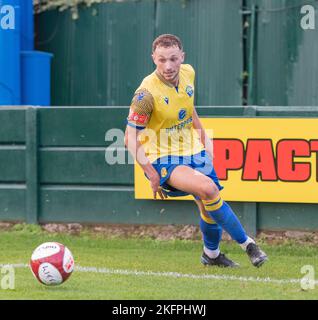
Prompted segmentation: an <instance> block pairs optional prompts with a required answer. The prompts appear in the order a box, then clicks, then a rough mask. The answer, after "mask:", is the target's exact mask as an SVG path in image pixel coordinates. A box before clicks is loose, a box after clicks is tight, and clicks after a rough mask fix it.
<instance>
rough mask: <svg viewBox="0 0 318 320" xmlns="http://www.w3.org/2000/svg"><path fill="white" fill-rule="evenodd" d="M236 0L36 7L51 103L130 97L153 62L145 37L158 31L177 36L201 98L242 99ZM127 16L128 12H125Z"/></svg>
mask: <svg viewBox="0 0 318 320" xmlns="http://www.w3.org/2000/svg"><path fill="white" fill-rule="evenodd" d="M240 7H241V1H237V0H227V1H223V0H200V1H198V0H191V1H184V0H173V1H161V0H144V1H123V2H113V3H112V2H109V3H101V4H94V5H92V6H91V7H89V8H86V7H84V6H82V7H80V10H79V19H78V20H76V21H74V20H72V19H71V17H70V12H69V11H65V12H58V11H57V10H54V11H49V12H44V13H41V14H39V15H36V21H37V26H38V27H37V36H36V47H37V49H38V50H42V51H48V52H52V53H53V54H54V59H53V61H52V105H56V106H61V105H70V106H101V105H110V106H115V105H129V103H130V101H131V98H132V95H133V92H134V91H135V90H136V89H137V87H138V86H139V84H140V82H141V81H142V79H143V78H144V77H145V76H146V75H148V74H149V73H151V72H152V71H153V70H154V64H153V62H152V59H151V45H152V42H153V40H154V38H155V37H156V36H157V35H158V34H161V33H175V34H177V35H178V36H180V38H181V39H182V41H183V42H184V47H185V51H186V57H187V59H186V62H188V63H191V64H193V66H194V67H195V68H196V74H197V82H196V88H197V91H196V99H197V103H198V104H200V105H228V106H230V105H241V103H242V102H241V100H242V99H241V95H242V94H241V91H242V73H243V67H242V61H243V56H242V28H241V26H242V15H241V13H240ZM127 17H129V19H127Z"/></svg>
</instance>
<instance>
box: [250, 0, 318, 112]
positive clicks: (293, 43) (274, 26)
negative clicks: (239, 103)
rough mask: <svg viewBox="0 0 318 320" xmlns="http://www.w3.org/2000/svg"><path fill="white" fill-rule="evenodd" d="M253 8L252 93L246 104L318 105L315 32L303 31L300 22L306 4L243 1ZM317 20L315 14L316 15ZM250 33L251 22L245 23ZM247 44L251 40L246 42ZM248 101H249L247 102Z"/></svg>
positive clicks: (317, 37) (303, 0)
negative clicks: (302, 9)
mask: <svg viewBox="0 0 318 320" xmlns="http://www.w3.org/2000/svg"><path fill="white" fill-rule="evenodd" d="M246 3H247V9H251V8H252V6H253V5H256V6H257V7H256V28H255V29H254V30H255V33H256V35H255V42H256V44H255V49H254V54H255V64H254V68H253V72H252V74H250V77H253V82H254V87H255V90H254V92H253V94H252V95H253V97H252V98H251V99H250V101H249V104H257V105H270V106H316V105H318V60H317V52H318V29H317V27H316V28H315V29H314V30H304V29H302V28H301V25H300V22H301V18H302V17H303V16H304V14H301V7H302V6H303V5H308V4H310V5H312V6H313V7H314V8H315V11H316V13H317V11H318V3H317V2H315V1H307V0H288V1H286V0H247V1H246ZM316 20H317V14H316ZM249 26H250V29H251V28H253V25H251V19H250V20H249ZM248 42H249V43H251V37H249V40H248ZM251 100H252V101H251Z"/></svg>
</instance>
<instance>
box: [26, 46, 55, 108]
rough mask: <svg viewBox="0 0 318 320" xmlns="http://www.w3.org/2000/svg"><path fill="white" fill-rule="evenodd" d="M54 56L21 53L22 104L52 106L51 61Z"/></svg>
mask: <svg viewBox="0 0 318 320" xmlns="http://www.w3.org/2000/svg"><path fill="white" fill-rule="evenodd" d="M52 57H53V54H51V53H47V52H41V51H21V100H22V101H21V104H23V105H38V106H49V105H50V104H51V60H52Z"/></svg>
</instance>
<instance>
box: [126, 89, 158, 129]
mask: <svg viewBox="0 0 318 320" xmlns="http://www.w3.org/2000/svg"><path fill="white" fill-rule="evenodd" d="M153 108H154V98H153V96H152V94H151V93H150V92H149V91H148V90H147V89H143V88H142V89H139V90H137V91H136V93H135V95H134V97H133V99H132V101H131V105H130V110H129V115H128V117H127V125H129V126H131V127H134V128H136V129H139V130H141V129H144V128H145V127H146V126H147V124H148V122H149V120H150V117H151V114H152V110H153Z"/></svg>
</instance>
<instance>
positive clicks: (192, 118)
mask: <svg viewBox="0 0 318 320" xmlns="http://www.w3.org/2000/svg"><path fill="white" fill-rule="evenodd" d="M184 58H185V53H184V52H183V47H182V43H181V41H180V39H179V38H178V37H176V36H175V35H171V34H163V35H161V36H159V37H157V38H156V39H155V40H154V42H153V44H152V59H153V62H154V64H155V65H156V70H155V71H154V72H153V73H151V74H150V75H148V76H147V77H146V78H144V80H143V81H142V83H141V84H140V86H139V88H138V89H137V90H136V92H135V95H134V97H133V99H132V102H131V106H130V111H129V115H128V118H127V127H126V132H125V145H126V146H127V149H128V150H129V151H130V153H131V154H132V156H133V157H134V158H135V159H136V161H137V163H138V164H139V165H140V166H141V168H142V169H143V171H144V173H145V175H146V177H147V178H148V179H149V181H150V184H151V188H152V190H153V195H154V198H156V196H157V194H158V195H159V196H160V198H161V199H165V198H167V197H168V196H170V197H174V196H184V195H193V197H194V200H195V201H196V203H197V205H198V207H199V210H200V230H201V232H202V235H203V243H204V246H203V253H202V256H201V262H202V263H203V264H204V265H216V266H221V267H236V266H238V264H237V263H235V262H233V261H232V260H230V259H229V258H228V257H226V256H225V255H224V254H222V253H221V252H220V249H219V244H220V241H221V236H222V230H223V229H224V230H226V231H227V233H228V234H229V235H230V236H231V237H232V239H233V240H235V241H236V242H237V243H238V244H239V245H240V246H241V247H242V248H243V250H245V251H246V253H247V255H248V257H249V258H250V260H251V262H252V264H253V265H254V266H256V267H259V266H261V265H262V264H263V263H264V262H265V261H266V260H267V256H266V254H265V253H264V252H263V251H262V250H261V249H260V248H259V247H258V245H257V244H256V243H255V241H254V240H253V239H252V238H250V237H249V236H248V235H247V234H246V232H245V230H244V228H243V226H242V225H241V223H240V221H239V220H238V218H237V216H236V215H235V213H234V212H233V211H232V209H231V208H230V206H229V205H228V204H227V203H226V202H225V201H223V200H222V198H221V196H220V190H222V188H223V187H222V186H221V185H220V183H219V180H218V177H217V175H216V173H215V171H214V168H213V163H212V162H213V151H212V143H211V140H210V139H209V138H208V137H207V134H206V132H205V130H204V128H203V127H202V124H201V122H200V120H199V118H198V115H197V112H196V110H195V107H194V78H195V71H194V69H193V68H192V66H190V65H189V64H183V62H184Z"/></svg>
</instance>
